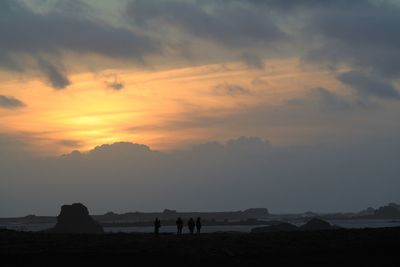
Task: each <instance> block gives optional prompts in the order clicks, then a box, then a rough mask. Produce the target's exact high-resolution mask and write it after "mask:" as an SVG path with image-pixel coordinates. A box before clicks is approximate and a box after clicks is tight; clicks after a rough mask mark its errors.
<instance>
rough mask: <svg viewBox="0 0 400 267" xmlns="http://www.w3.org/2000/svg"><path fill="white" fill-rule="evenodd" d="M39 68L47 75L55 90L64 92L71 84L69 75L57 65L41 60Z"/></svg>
mask: <svg viewBox="0 0 400 267" xmlns="http://www.w3.org/2000/svg"><path fill="white" fill-rule="evenodd" d="M39 68H40V69H41V70H42V72H43V73H44V74H45V75H46V77H47V78H48V80H49V82H50V84H51V86H52V87H53V88H54V89H57V90H62V89H65V88H66V87H67V86H68V85H70V84H71V82H70V81H69V79H68V77H67V75H66V74H65V73H63V72H62V70H61V69H60V68H57V67H56V66H55V65H53V64H51V63H49V62H46V61H43V60H39Z"/></svg>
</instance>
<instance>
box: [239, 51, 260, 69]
mask: <svg viewBox="0 0 400 267" xmlns="http://www.w3.org/2000/svg"><path fill="white" fill-rule="evenodd" d="M240 59H241V60H242V62H243V63H244V64H245V65H247V66H248V67H250V68H253V69H259V70H263V69H264V68H265V64H264V61H263V60H262V59H261V58H260V57H258V56H256V55H254V54H251V53H243V54H242V55H241V56H240Z"/></svg>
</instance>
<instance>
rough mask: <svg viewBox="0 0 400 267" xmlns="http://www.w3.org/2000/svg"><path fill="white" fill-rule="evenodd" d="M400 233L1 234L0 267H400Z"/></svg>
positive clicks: (391, 230)
mask: <svg viewBox="0 0 400 267" xmlns="http://www.w3.org/2000/svg"><path fill="white" fill-rule="evenodd" d="M399 245H400V228H381V229H362V230H329V231H310V232H307V231H298V232H280V233H265V234H262V233H257V234H246V233H215V234H201V235H198V236H197V235H194V236H191V235H183V236H175V235H160V236H159V237H154V236H153V235H150V234H103V235H63V234H46V233H21V232H13V231H8V230H0V257H1V262H0V266H14V265H22V264H23V265H25V266H26V265H28V264H29V265H33V264H35V265H33V266H36V263H39V264H40V266H44V265H51V266H60V265H63V266H94V265H99V264H108V265H109V266H134V265H137V266H143V265H146V264H148V265H153V264H157V265H159V266H168V264H173V265H178V266H183V265H184V266H209V265H210V264H213V265H214V264H218V265H220V266H267V265H272V266H280V265H291V266H294V265H295V264H300V263H302V264H307V265H318V266H400V257H399V247H400V246H399Z"/></svg>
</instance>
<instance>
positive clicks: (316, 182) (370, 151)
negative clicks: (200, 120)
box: [0, 137, 400, 216]
mask: <svg viewBox="0 0 400 267" xmlns="http://www.w3.org/2000/svg"><path fill="white" fill-rule="evenodd" d="M0 141H1V139H0ZM369 141H370V142H359V143H357V142H355V143H354V142H353V143H350V144H349V143H346V144H344V143H343V144H332V145H323V146H289V147H275V146H272V145H271V144H270V143H269V142H268V141H264V140H262V139H259V138H248V137H241V138H238V139H232V140H230V141H228V142H226V143H219V142H209V143H205V144H200V145H197V146H194V147H193V148H192V149H190V150H185V151H175V152H170V153H161V152H157V151H154V150H152V149H150V148H149V147H147V146H145V145H140V144H132V143H115V144H112V145H102V146H99V147H97V148H95V149H93V150H91V151H89V152H87V153H80V152H77V151H75V152H72V153H70V154H67V155H65V156H62V157H54V158H30V159H29V158H27V156H26V155H25V156H21V155H20V154H15V153H14V154H12V153H10V151H9V152H8V153H1V152H0V158H1V163H0V164H1V165H2V166H1V168H0V170H1V171H0V172H1V173H0V177H1V178H0V179H1V184H2V187H1V189H0V193H1V194H0V196H1V201H0V203H1V204H0V205H1V214H0V216H14V215H26V214H28V213H36V214H51V215H54V214H56V213H57V210H58V208H59V206H60V205H61V204H63V203H69V202H74V201H82V202H83V203H85V204H87V205H88V206H89V207H90V208H91V210H93V212H94V213H104V212H107V211H109V210H113V211H117V212H123V211H135V210H147V211H150V210H152V211H154V210H162V209H164V208H173V209H178V210H181V211H183V210H186V211H187V210H238V209H244V208H248V207H268V208H269V209H270V210H271V211H272V212H293V211H306V210H314V211H344V210H358V209H362V208H364V207H367V206H371V205H379V204H381V203H385V202H390V201H399V200H400V199H399V196H398V190H397V188H399V186H400V183H399V180H398V177H397V174H398V173H399V171H400V169H399V168H400V167H399V164H398V160H397V157H396V155H397V153H398V149H399V148H400V144H399V142H396V141H393V140H392V141H389V140H385V141H382V140H375V142H373V140H369ZM14 147H15V146H14ZM13 155H14V156H18V157H19V162H18V164H4V162H8V161H7V159H9V158H10V157H13ZM11 162H13V161H11ZM43 192H46V194H43Z"/></svg>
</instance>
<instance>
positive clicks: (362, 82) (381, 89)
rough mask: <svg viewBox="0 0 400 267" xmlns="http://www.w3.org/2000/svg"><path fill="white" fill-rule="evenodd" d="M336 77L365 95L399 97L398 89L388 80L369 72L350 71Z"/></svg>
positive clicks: (388, 97) (385, 97)
mask: <svg viewBox="0 0 400 267" xmlns="http://www.w3.org/2000/svg"><path fill="white" fill-rule="evenodd" d="M338 79H339V80H340V81H341V82H343V83H344V84H346V85H348V86H350V87H351V88H353V89H354V90H355V91H356V93H358V94H360V95H362V96H366V97H370V96H373V97H378V98H383V99H397V100H399V99H400V93H399V91H398V90H397V89H396V88H395V87H394V86H393V85H392V84H391V83H390V82H388V81H386V80H384V79H382V78H380V77H379V76H374V75H372V74H369V73H363V72H359V71H350V72H345V73H342V74H340V75H338Z"/></svg>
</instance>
